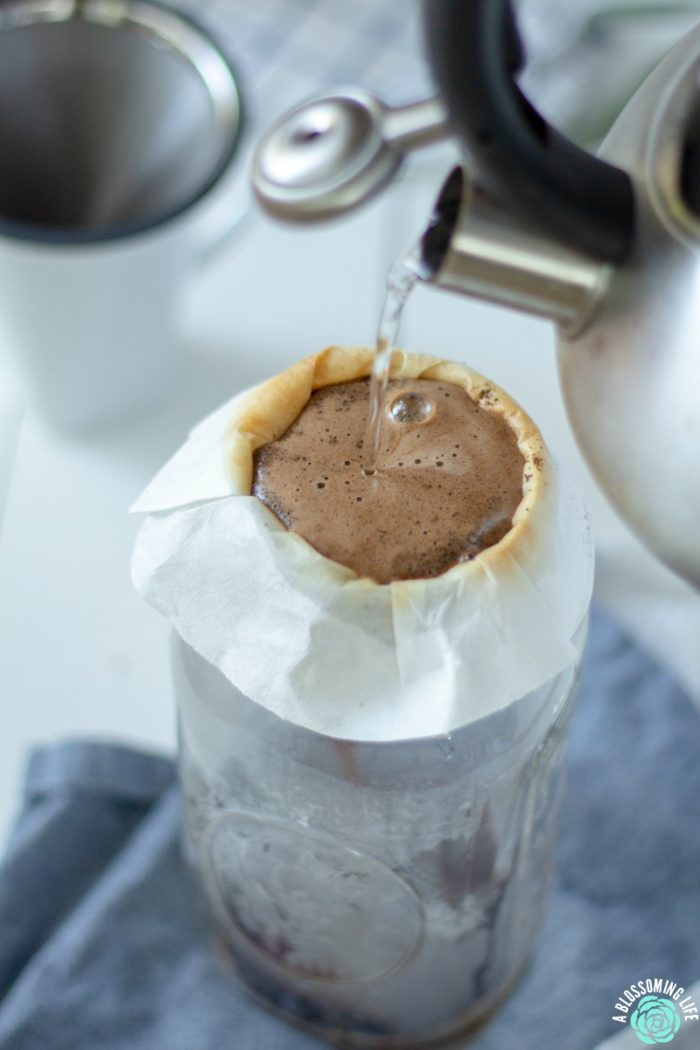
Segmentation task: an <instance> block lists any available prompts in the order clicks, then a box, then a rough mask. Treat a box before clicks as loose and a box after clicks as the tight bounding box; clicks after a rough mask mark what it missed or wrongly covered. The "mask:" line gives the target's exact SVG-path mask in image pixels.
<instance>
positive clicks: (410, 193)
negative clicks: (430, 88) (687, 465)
mask: <svg viewBox="0 0 700 1050" xmlns="http://www.w3.org/2000/svg"><path fill="white" fill-rule="evenodd" d="M441 175H442V171H441V170H435V169H433V170H428V173H427V174H423V175H416V176H414V177H413V178H412V179H410V180H408V182H407V183H405V184H404V185H403V187H400V188H399V189H398V190H397V191H395V192H393V193H392V194H390V195H389V196H387V197H386V198H385V199H383V200H380V201H379V202H377V203H376V204H374V205H372V206H371V207H370V208H368V209H366V210H365V211H364V212H362V213H360V214H358V215H356V216H354V217H352V218H349V219H346V220H344V221H343V222H342V223H340V224H337V225H334V226H329V227H324V228H322V229H318V230H315V229H314V230H307V231H305V232H303V233H300V232H297V231H294V230H288V229H283V228H280V227H276V226H274V225H271V224H269V223H268V222H267V221H265V220H263V219H260V220H256V221H254V222H253V223H252V224H251V225H250V226H249V228H248V229H247V231H246V232H245V233H243V234H241V235H240V237H239V238H238V239H237V240H235V241H233V242H232V243H231V244H230V245H229V246H228V248H227V249H226V250H225V252H223V253H222V254H220V255H219V256H218V257H216V258H214V259H213V260H211V261H210V262H209V263H207V265H206V267H205V268H204V269H203V270H201V272H199V273H196V274H193V276H192V280H191V283H190V286H189V288H188V290H187V303H186V326H185V338H186V340H187V344H188V347H189V350H190V362H189V366H188V372H187V375H186V376H185V378H184V380H183V382H182V384H181V386H180V388H179V390H178V392H177V393H176V395H174V396H173V397H172V398H171V400H170V402H169V403H168V404H167V405H166V406H165V407H162V408H161V409H159V410H158V411H156V412H153V413H152V414H151V415H150V416H149V417H148V418H145V419H142V420H140V421H138V422H137V423H134V424H133V425H130V426H129V427H126V428H124V429H122V430H119V431H113V432H111V433H106V434H103V435H100V436H99V437H92V438H90V439H89V440H88V439H82V440H77V439H71V438H67V437H64V436H60V435H57V434H55V433H53V432H50V431H48V430H46V429H45V428H44V427H43V426H42V424H41V423H40V422H39V421H38V420H36V419H34V418H32V417H31V415H29V414H25V416H24V418H23V421H22V425H21V430H20V434H19V441H18V445H17V454H16V458H15V463H14V470H13V474H12V480H11V485H10V490H9V494H8V500H7V508H6V515H5V521H4V525H3V527H2V532H1V534H0V695H1V696H2V708H3V716H2V718H3V720H2V733H1V734H0V836H1V835H2V833H3V832H4V831H5V830H6V828H7V826H8V822H9V821H10V819H11V815H12V812H13V810H14V809H15V807H16V804H17V799H18V788H19V782H20V775H21V767H22V762H23V759H24V756H25V755H26V752H27V750H28V749H29V748H30V747H31V746H32V745H33V744H36V743H41V742H48V741H54V740H57V739H60V738H64V737H67V736H81V737H108V738H110V739H115V740H120V741H125V742H131V743H136V744H139V745H143V746H146V747H154V748H159V749H162V748H166V749H173V747H174V741H175V733H174V713H173V704H172V696H171V687H170V679H169V668H168V653H167V635H168V629H167V625H166V624H165V622H164V621H163V620H162V619H161V618H160V617H159V616H158V615H157V614H156V613H155V612H154V611H153V610H152V609H150V608H149V607H147V606H146V605H145V604H144V603H143V602H142V601H141V600H140V599H139V598H138V597H137V595H136V593H135V592H134V590H133V589H132V586H131V582H130V576H129V560H130V553H131V547H132V543H133V538H134V534H135V532H136V530H137V528H138V524H139V523H138V521H137V520H135V519H134V518H133V517H130V516H129V515H128V513H127V511H128V507H129V505H130V503H131V502H132V501H133V499H134V498H135V497H136V496H137V495H138V494H139V492H140V490H141V489H142V488H143V487H144V486H145V484H146V482H147V481H148V480H149V479H150V477H151V476H152V475H153V474H154V473H155V471H156V470H157V468H158V467H159V466H160V465H161V464H162V462H163V461H164V460H165V459H166V458H167V457H168V456H169V455H170V454H171V453H172V452H173V451H174V450H175V448H176V447H177V446H178V444H179V443H180V442H181V441H182V439H183V438H184V436H185V434H186V433H187V430H188V429H189V427H190V426H191V425H192V424H194V423H195V422H196V421H197V420H198V419H199V418H200V417H201V416H202V415H204V414H205V413H207V412H208V411H210V410H212V409H213V408H215V407H216V406H217V405H218V404H219V403H221V402H222V401H224V400H226V399H227V398H228V397H230V396H231V394H233V393H234V392H235V391H236V390H238V389H240V388H242V387H244V386H246V385H249V384H250V383H251V382H254V381H256V380H259V379H261V378H263V377H265V376H267V375H269V374H270V373H272V372H274V371H277V370H280V369H281V368H283V367H284V366H286V365H288V364H289V363H291V362H292V361H294V360H295V359H297V358H299V357H301V356H303V355H305V354H307V353H309V352H312V351H315V350H318V349H320V348H321V347H323V346H325V345H327V344H329V343H349V344H352V343H371V342H372V340H373V336H374V331H375V327H376V323H377V318H378V311H379V306H380V301H381V298H382V295H383V287H384V282H385V278H386V271H387V267H388V265H389V263H390V262H391V261H392V259H393V258H395V257H396V255H397V254H398V253H399V252H400V251H401V250H402V249H405V248H406V247H408V244H409V243H410V241H411V238H412V237H413V236H415V234H417V233H418V232H419V230H420V228H421V224H422V221H423V219H424V216H425V215H426V214H427V205H428V201H429V200H430V199H431V197H432V195H433V192H434V188H435V187H436V186H437V185H438V184H439V182H440V179H441ZM400 341H401V343H402V345H403V346H405V347H407V348H408V349H412V350H418V351H424V352H430V353H435V354H439V355H444V356H445V357H453V358H456V359H460V360H464V361H466V362H467V363H469V364H471V365H473V366H474V367H475V368H477V369H478V370H480V371H483V372H484V373H486V374H487V375H488V376H489V377H490V378H492V379H493V380H494V381H496V382H497V383H500V384H502V385H503V386H505V387H506V388H507V389H508V390H509V391H510V392H511V393H512V394H513V395H514V396H515V397H516V398H517V399H518V400H519V401H520V402H521V403H522V404H523V405H524V406H525V408H526V409H527V410H528V411H529V412H530V413H531V414H532V415H533V417H534V418H535V419H536V420H537V421H538V423H539V424H540V426H541V427H542V429H543V431H544V434H545V437H546V439H547V440H548V442H549V444H550V447H551V448H552V450H553V451H554V452H555V454H556V455H558V456H559V457H560V458H561V459H563V460H565V461H567V462H569V463H570V464H571V465H572V467H573V469H574V470H575V472H576V473H577V474H578V475H579V477H580V478H581V480H582V483H583V484H584V486H585V488H586V491H587V494H588V496H589V501H590V504H591V506H592V509H593V514H594V519H595V525H596V528H597V531H598V533H599V535H600V536H602V537H604V538H606V537H607V538H609V539H614V537H615V535H616V534H617V531H618V526H617V525H616V523H615V519H614V518H613V516H612V515H611V514H610V512H608V511H606V509H605V505H604V503H603V501H602V499H601V498H600V497H599V496H597V495H596V493H595V489H594V487H593V485H592V483H590V481H588V480H587V478H586V475H585V468H583V467H582V465H581V463H580V459H579V456H578V453H577V452H576V451H575V448H574V446H573V442H572V438H571V436H570V434H569V431H568V426H567V424H566V422H565V419H564V414H563V409H562V405H561V400H560V397H559V392H558V386H557V380H556V373H555V363H554V337H553V330H552V328H551V326H549V325H548V324H545V323H544V322H538V321H534V320H531V319H528V318H525V317H521V316H517V315H515V314H512V313H507V312H506V311H503V310H498V309H496V308H493V307H487V306H483V305H479V304H476V303H474V302H471V301H467V300H465V299H460V298H457V297H453V296H447V295H444V294H442V293H436V292H434V291H432V290H427V289H420V290H419V291H418V292H417V293H416V294H415V295H414V298H413V300H412V301H411V302H410V303H409V305H408V308H407V313H406V319H405V325H404V329H403V335H402V337H401V340H400Z"/></svg>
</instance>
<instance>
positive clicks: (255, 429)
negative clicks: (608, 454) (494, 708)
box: [224, 346, 549, 587]
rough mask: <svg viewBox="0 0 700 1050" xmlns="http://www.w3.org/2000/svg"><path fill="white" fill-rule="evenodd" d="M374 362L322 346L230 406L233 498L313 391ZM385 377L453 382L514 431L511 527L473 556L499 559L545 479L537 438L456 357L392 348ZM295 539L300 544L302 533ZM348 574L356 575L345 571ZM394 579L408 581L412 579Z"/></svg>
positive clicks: (518, 536) (227, 457)
mask: <svg viewBox="0 0 700 1050" xmlns="http://www.w3.org/2000/svg"><path fill="white" fill-rule="evenodd" d="M373 359H374V352H373V351H372V350H369V349H367V348H365V347H349V348H343V347H338V346H331V347H327V348H326V349H325V350H322V351H321V353H319V354H313V355H311V356H309V357H305V358H303V359H302V360H301V361H298V362H297V363H296V364H294V365H292V366H291V367H290V368H288V369H286V370H285V371H284V372H282V373H280V374H279V375H276V376H273V377H272V378H270V379H268V380H266V381H265V382H264V383H262V384H261V385H260V386H258V387H256V388H255V389H254V390H253V391H251V392H250V393H249V394H248V395H246V396H244V398H243V400H242V401H241V402H240V403H239V404H238V405H237V406H236V410H235V412H234V415H233V417H232V419H231V422H230V425H229V429H228V433H227V435H226V437H225V441H224V462H225V470H226V472H227V474H228V476H229V477H230V481H231V491H232V492H233V493H234V494H235V495H249V494H250V492H251V490H252V485H253V471H254V454H255V452H256V451H257V450H258V449H259V448H261V447H262V446H263V445H267V444H269V443H270V442H272V441H276V440H277V439H278V438H280V437H282V435H283V434H284V433H286V431H287V430H288V429H289V427H290V426H291V425H292V424H293V423H294V422H295V420H296V419H297V418H298V417H299V416H300V414H301V413H302V412H303V410H304V408H305V407H306V405H307V403H308V401H309V399H310V397H311V395H312V394H313V393H314V391H316V390H320V389H322V388H323V387H326V386H333V385H336V384H339V383H348V382H352V381H354V380H357V379H365V378H368V377H369V376H370V374H371V372H372V362H373ZM390 377H391V379H408V380H410V379H429V380H430V379H432V380H435V381H440V382H446V383H454V384H455V385H457V386H460V387H462V388H463V389H464V390H466V391H467V393H468V394H469V396H470V398H471V399H472V401H474V402H476V403H477V404H478V405H479V407H480V408H481V409H483V410H484V411H487V412H492V413H494V414H496V415H500V416H502V417H503V418H504V419H505V420H506V422H507V423H508V425H509V426H510V427H511V429H512V430H513V431H514V433H515V435H516V438H517V441H518V448H519V450H520V453H521V455H522V457H523V460H524V463H523V495H522V499H521V500H520V503H519V504H518V506H517V508H516V511H515V513H514V515H513V524H512V526H511V528H510V529H509V530H508V532H507V533H506V534H505V536H503V538H502V539H501V540H499V541H498V543H495V544H492V545H491V546H490V547H488V548H486V549H485V550H483V551H481V552H480V554H478V555H477V556H476V557H478V558H483V557H485V556H487V555H488V557H489V558H494V557H499V556H500V554H501V552H506V551H507V552H509V553H510V552H511V548H512V547H513V545H517V544H519V543H523V542H525V543H526V542H528V538H527V532H528V526H529V523H530V515H531V511H532V508H533V506H534V505H535V503H536V501H537V499H538V494H539V492H540V490H541V489H542V487H543V486H545V485H546V484H547V473H548V470H549V464H548V462H547V450H546V447H545V445H544V442H543V440H542V436H541V434H540V432H539V430H538V429H537V427H536V426H535V424H534V423H533V421H532V420H531V419H530V417H529V416H528V415H527V413H526V412H524V411H523V409H522V408H521V407H520V406H519V405H518V404H517V403H516V402H515V401H514V400H513V399H512V398H511V397H509V396H508V394H506V393H505V391H504V390H502V389H501V388H500V387H498V386H496V384H494V383H492V382H491V381H490V380H488V379H486V378H485V377H484V376H482V375H480V374H479V373H478V372H475V371H474V370H473V369H470V368H467V367H466V366H465V365H462V364H459V363H457V362H455V361H443V360H440V359H438V358H435V357H431V356H429V355H427V354H409V353H407V352H405V351H403V350H396V351H394V353H393V354H392V361H391V369H390ZM295 535H296V534H295ZM299 538H300V539H301V540H302V542H306V541H304V540H303V537H299ZM316 553H318V552H316ZM319 557H323V555H319ZM475 560H476V559H470V560H469V561H464V562H460V563H459V564H457V565H454V566H452V567H451V568H450V569H448V570H446V571H447V572H453V571H455V570H458V571H462V572H469V570H470V567H471V566H472V564H473V562H474V561H475ZM348 572H352V574H353V576H355V575H356V574H355V573H354V572H353V570H351V569H348ZM442 575H445V574H444V573H443V574H442ZM394 582H395V583H398V582H403V583H406V584H409V583H411V582H412V581H411V580H404V581H394ZM367 583H371V584H373V585H374V586H378V587H379V586H389V585H388V584H378V583H375V581H372V580H367Z"/></svg>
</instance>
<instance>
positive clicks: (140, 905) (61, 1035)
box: [0, 615, 700, 1050]
mask: <svg viewBox="0 0 700 1050" xmlns="http://www.w3.org/2000/svg"><path fill="white" fill-rule="evenodd" d="M699 800H700V719H699V718H698V713H697V711H696V710H695V709H694V708H693V707H692V706H691V704H690V703H689V702H688V701H687V699H686V698H685V696H684V695H683V694H682V693H681V692H680V690H679V689H678V688H677V686H676V685H674V683H673V682H672V681H671V680H670V679H669V677H668V676H667V675H666V674H665V673H663V672H662V671H660V670H659V669H658V667H656V666H655V665H654V664H653V663H652V662H651V661H650V660H649V658H648V657H647V656H645V655H644V654H643V653H642V652H641V651H640V650H639V649H637V648H636V647H635V646H634V645H633V644H632V643H631V642H629V641H628V640H627V639H626V638H625V637H624V636H623V635H622V634H621V633H620V631H619V630H618V629H617V628H616V627H615V626H614V625H613V624H612V623H610V622H609V621H607V620H605V619H604V618H603V617H602V616H600V615H597V616H595V617H594V619H593V623H592V631H591V639H590V644H589V647H588V651H587V656H586V659H585V663H584V668H583V674H582V688H581V696H580V699H579V703H578V708H577V713H576V715H575V719H574V726H573V739H572V745H571V750H570V764H569V781H568V789H567V795H566V799H565V803H564V811H563V820H562V835H561V841H560V849H559V863H558V868H557V872H556V875H555V878H554V881H553V885H552V887H551V892H550V895H549V901H548V910H547V919H546V923H545V927H544V930H543V933H542V936H541V938H540V943H539V945H538V950H537V953H536V956H535V960H534V963H533V965H532V967H531V969H530V970H529V972H528V973H527V975H526V977H525V979H524V980H523V982H522V983H521V984H520V986H519V987H518V989H517V990H516V992H515V994H514V995H513V996H512V997H511V998H510V999H509V1001H508V1002H507V1004H506V1005H505V1006H504V1008H503V1009H502V1010H501V1012H500V1013H499V1014H498V1015H497V1016H496V1018H495V1019H494V1020H493V1021H492V1022H491V1024H490V1025H489V1026H488V1027H486V1028H485V1029H483V1030H482V1031H481V1032H480V1033H479V1034H478V1035H477V1037H476V1038H475V1039H474V1040H473V1041H472V1042H471V1043H470V1044H469V1046H470V1047H472V1048H474V1050H559V1048H561V1047H565V1048H566V1050H591V1047H593V1046H594V1044H595V1043H596V1042H598V1041H600V1040H602V1039H605V1038H606V1037H608V1036H611V1035H614V1034H616V1032H617V1031H618V1030H619V1029H620V1025H616V1024H614V1023H613V1022H612V1021H611V1016H612V1013H613V1004H614V1003H615V1001H616V999H617V998H618V996H619V995H620V994H621V992H622V991H623V990H624V989H625V988H626V987H627V986H628V985H630V984H631V983H632V982H634V981H637V980H639V979H642V978H646V977H656V976H659V977H664V978H670V979H673V980H676V981H678V982H680V983H682V984H684V985H685V986H686V987H689V986H690V985H691V984H692V982H693V981H694V980H695V979H697V977H698V976H700V940H699V938H698V930H699V929H700V805H699ZM178 821H179V799H178V792H177V788H176V785H175V775H174V770H173V766H172V764H171V762H169V761H168V760H166V759H164V758H159V757H155V756H152V755H146V754H141V753H138V752H135V751H131V750H127V749H124V748H120V747H114V746H109V745H102V744H91V743H68V744H63V745H61V746H58V747H54V748H48V749H46V750H41V751H37V752H36V753H35V754H34V755H33V756H32V758H31V761H30V763H29V769H28V773H27V779H26V788H25V796H24V804H23V809H22V813H21V816H20V818H19V821H18V824H17V827H16V830H15V832H14V835H13V837H12V839H11V840H10V844H9V848H8V851H7V854H6V857H5V859H4V862H3V864H2V866H1V867H0V1050H39V1048H41V1050H97V1048H99V1050H210V1048H211V1050H221V1048H227V1050H228V1048H233V1050H312V1048H313V1047H322V1046H323V1045H324V1043H323V1042H322V1040H320V1039H317V1038H315V1037H313V1036H309V1035H307V1034H305V1033H303V1032H300V1031H298V1030H295V1029H293V1028H290V1027H287V1026H286V1025H285V1024H284V1023H283V1022H281V1021H280V1020H278V1019H277V1018H275V1017H273V1016H271V1015H270V1014H268V1013H266V1012H265V1011H263V1010H262V1009H261V1008H259V1007H258V1006H257V1005H255V1004H254V1003H253V1002H251V1000H250V999H249V998H248V997H247V995H246V994H245V993H244V992H243V991H242V990H241V989H240V988H239V987H238V986H237V985H236V983H235V982H234V981H233V979H232V977H231V973H230V971H229V969H228V965H227V963H226V962H225V959H224V957H223V954H221V953H220V952H219V950H218V949H217V947H216V942H215V940H214V939H213V938H212V937H211V935H210V933H209V929H208V926H207V921H206V918H205V915H204V911H203V908H202V906H201V904H200V902H199V897H198V894H197V891H196V888H195V886H194V884H193V882H192V880H191V877H190V875H189V874H188V872H187V870H186V868H185V867H184V865H183V862H182V860H181V857H180V852H179V844H178ZM639 1045H640V1046H641V1045H642V1044H641V1043H640V1044H639Z"/></svg>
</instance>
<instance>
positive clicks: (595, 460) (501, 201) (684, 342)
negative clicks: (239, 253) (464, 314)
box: [254, 0, 700, 586]
mask: <svg viewBox="0 0 700 1050" xmlns="http://www.w3.org/2000/svg"><path fill="white" fill-rule="evenodd" d="M424 31H425V38H426V41H427V48H428V56H429V59H430V62H431V66H432V70H433V74H434V78H435V81H436V83H437V86H438V89H439V98H437V99H430V100H427V101H425V102H421V103H415V104H413V105H410V106H405V107H401V108H398V109H397V108H394V109H391V108H389V107H387V106H385V105H384V104H383V103H381V102H380V101H379V100H378V99H376V98H373V97H372V96H370V95H368V94H367V93H365V92H362V91H355V90H352V91H349V92H346V93H342V94H338V95H336V96H331V97H328V98H324V99H317V100H313V101H312V102H310V103H307V104H306V105H305V106H301V107H298V108H297V109H296V110H293V111H292V112H291V113H289V114H287V115H286V116H285V117H283V118H282V120H281V121H279V122H278V123H277V124H276V125H275V126H274V127H273V128H272V129H271V130H270V131H269V132H268V133H267V134H266V136H265V137H264V139H263V140H262V141H261V143H260V145H259V147H258V149H257V152H256V157H255V162H254V186H255V190H256V194H257V196H258V199H259V200H260V201H261V203H262V205H263V207H265V208H266V209H267V210H268V211H269V212H271V213H272V214H275V215H276V216H278V217H281V218H284V219H289V220H293V221H302V222H303V221H313V220H317V219H321V218H325V217H329V216H332V215H337V214H339V213H341V212H344V211H347V210H348V209H349V208H351V207H354V206H355V205H357V204H359V203H361V202H362V201H364V200H366V199H367V198H368V197H369V196H371V195H372V194H373V193H375V192H376V191H377V190H378V189H379V188H381V187H382V186H383V185H385V184H386V183H387V182H388V181H389V180H390V179H391V178H392V176H393V175H394V173H395V172H396V170H397V169H398V167H399V166H400V163H401V160H402V158H403V155H404V154H405V153H406V152H407V151H408V150H411V149H413V148H415V147H417V146H420V145H423V144H425V143H428V142H431V141H434V140H435V139H436V138H439V137H444V136H445V135H448V134H453V135H456V136H457V137H458V138H459V140H460V141H461V143H462V145H463V146H464V148H465V151H466V160H465V167H464V168H457V169H455V170H454V171H453V172H451V173H450V175H449V176H448V178H447V180H446V182H445V184H444V186H443V188H442V190H441V192H440V194H439V197H438V199H437V202H436V206H435V211H434V214H433V217H432V218H431V220H430V223H429V225H428V228H427V229H426V231H425V233H424V235H423V237H422V240H421V249H420V251H421V259H420V269H421V276H422V277H423V279H424V280H426V281H428V282H431V283H433V284H435V285H437V286H439V287H442V288H446V289H449V290H452V291H455V292H460V293H464V294H469V295H475V296H478V297H480V298H484V299H488V300H491V301H494V302H498V303H503V304H505V305H508V306H513V307H516V308H518V309H521V310H525V311H527V312H530V313H534V314H538V315H541V316H545V317H549V318H551V319H552V320H553V321H554V322H555V323H556V325H557V328H558V341H559V371H560V379H561V385H562V390H563V394H564V400H565V402H566V406H567V410H568V414H569V418H570V421H571V424H572V427H573V430H574V432H575V435H576V437H577V440H578V442H579V445H580V447H581V449H582V451H583V453H584V455H585V457H586V459H587V461H588V463H589V465H590V467H591V469H592V471H593V473H594V475H595V477H596V478H597V480H598V482H599V484H600V485H601V487H602V489H603V490H604V491H605V493H606V494H607V495H608V497H609V498H610V500H611V502H612V503H613V504H614V505H615V506H616V507H617V509H618V510H619V511H620V513H621V514H622V515H623V517H624V518H625V519H626V520H627V521H628V523H629V524H630V525H631V527H632V528H633V529H634V530H635V531H636V532H637V533H638V535H639V536H640V537H641V538H642V539H643V540H644V541H645V542H646V543H647V544H648V546H649V547H650V548H652V550H653V551H654V552H655V553H656V554H657V556H658V557H659V558H661V559H662V560H663V561H664V562H666V563H667V564H668V565H669V566H671V567H672V568H673V569H674V570H675V571H676V572H678V573H679V574H680V575H682V576H684V577H685V578H686V579H688V580H690V581H691V582H693V583H694V584H695V585H696V586H700V26H698V27H697V28H696V29H695V30H693V31H692V32H691V33H690V34H689V35H688V36H687V37H686V38H685V39H684V40H683V41H681V43H680V44H679V45H678V46H677V47H676V48H674V50H673V51H672V52H671V53H670V54H669V55H668V56H667V57H666V58H665V59H664V60H663V61H662V62H661V64H660V65H659V66H658V67H657V69H656V70H655V71H654V72H653V73H652V74H651V76H650V77H649V78H648V80H647V81H646V82H645V83H644V84H643V85H642V87H641V88H640V89H639V90H638V92H637V93H636V95H635V96H634V98H633V99H632V100H631V102H630V103H629V104H628V106H627V107H626V109H625V111H624V112H623V113H622V115H621V116H620V117H619V119H618V121H617V123H616V124H615V126H614V127H613V129H612V131H611V132H610V134H609V136H608V137H607V139H606V141H605V142H604V144H603V146H602V148H601V150H600V154H599V156H598V157H594V156H593V155H591V154H589V153H587V152H586V151H584V150H581V149H580V148H578V147H577V146H575V145H574V144H573V143H571V142H569V141H568V140H567V139H566V138H564V137H563V136H562V135H560V134H559V133H558V132H557V131H556V130H555V129H553V128H552V127H550V126H549V125H548V124H547V123H546V122H545V120H544V119H543V118H542V117H541V116H540V114H539V113H537V111H536V110H535V109H534V108H533V106H532V105H531V104H530V103H529V102H528V100H527V99H526V98H525V96H524V95H523V93H522V92H521V90H520V88H519V87H518V85H517V83H516V80H515V76H516V73H517V72H518V71H519V70H520V69H521V67H522V64H523V50H522V47H521V44H520V40H519V37H518V32H517V28H516V25H515V21H514V18H513V13H512V10H511V7H510V3H509V0H424Z"/></svg>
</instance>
